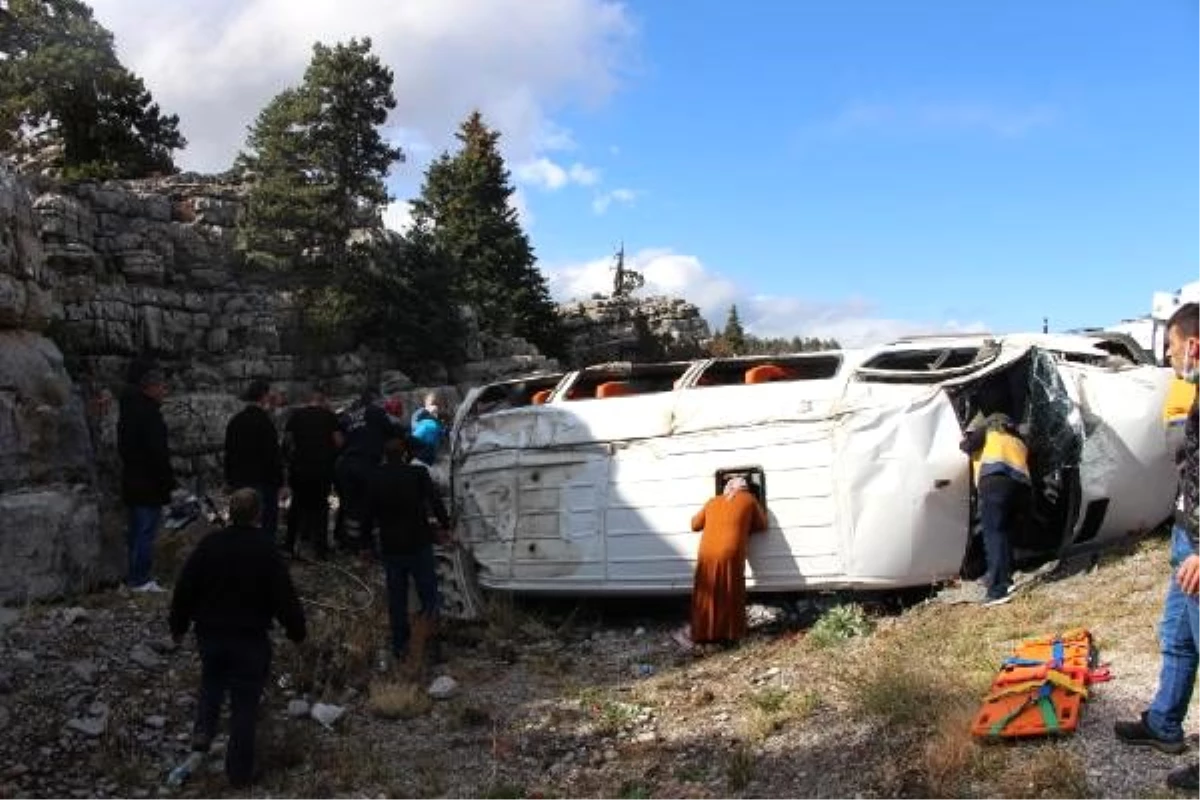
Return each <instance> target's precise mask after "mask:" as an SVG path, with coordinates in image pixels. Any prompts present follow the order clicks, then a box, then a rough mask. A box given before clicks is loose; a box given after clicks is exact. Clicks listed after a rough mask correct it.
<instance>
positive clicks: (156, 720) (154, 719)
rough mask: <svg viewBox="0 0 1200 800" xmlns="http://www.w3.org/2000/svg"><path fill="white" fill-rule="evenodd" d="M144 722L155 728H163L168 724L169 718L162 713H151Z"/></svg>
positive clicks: (148, 726) (147, 725)
mask: <svg viewBox="0 0 1200 800" xmlns="http://www.w3.org/2000/svg"><path fill="white" fill-rule="evenodd" d="M144 722H145V723H146V727H147V728H154V729H155V730H162V729H163V728H165V727H166V726H167V718H166V717H164V716H162V715H161V714H151V715H150V716H148V717H146V719H145V720H144Z"/></svg>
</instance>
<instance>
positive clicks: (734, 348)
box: [721, 305, 746, 355]
mask: <svg viewBox="0 0 1200 800" xmlns="http://www.w3.org/2000/svg"><path fill="white" fill-rule="evenodd" d="M721 338H722V339H724V340H725V344H726V345H728V347H729V351H730V352H731V353H733V354H734V355H742V354H744V353H745V352H746V331H745V329H744V328H742V321H741V319H739V318H738V312H737V306H736V305H732V306H730V307H729V316H728V317H726V318H725V330H724V331H723V332H722V333H721Z"/></svg>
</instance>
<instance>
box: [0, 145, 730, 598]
mask: <svg viewBox="0 0 1200 800" xmlns="http://www.w3.org/2000/svg"><path fill="white" fill-rule="evenodd" d="M244 194H245V189H244V187H242V186H240V185H238V184H237V183H236V182H233V181H231V180H230V179H229V177H228V176H203V175H195V174H183V175H175V176H170V177H167V178H159V179H149V180H143V181H123V182H106V183H81V184H73V185H63V184H59V183H55V182H52V181H49V180H47V179H44V178H17V177H16V176H14V175H13V174H12V173H11V172H7V171H4V170H3V168H2V167H0V602H4V601H11V600H15V599H25V598H39V597H46V596H50V595H55V594H59V593H63V592H69V591H72V590H75V589H81V588H86V587H88V586H91V585H94V584H96V583H98V582H103V581H109V580H115V579H117V578H118V577H120V576H121V575H122V574H123V572H124V559H125V556H124V541H123V537H124V534H123V525H124V521H123V509H122V508H121V507H120V504H119V499H118V496H117V485H118V476H119V468H120V464H119V461H118V458H117V454H116V422H117V402H116V397H117V395H118V394H119V392H120V391H121V387H122V385H123V383H124V377H125V374H126V371H127V369H128V367H129V364H130V362H131V361H132V360H133V359H134V358H135V357H151V358H153V359H154V360H156V361H157V362H158V363H159V364H160V365H162V366H163V367H164V369H165V371H166V373H167V377H168V380H169V382H170V387H171V396H170V397H169V398H168V400H167V401H166V403H164V407H163V411H164V416H165V417H166V419H167V425H168V428H169V430H170V435H171V448H172V455H173V460H174V462H175V466H176V470H177V474H178V476H179V477H180V478H181V481H182V483H183V485H184V486H185V487H189V488H192V489H194V490H199V491H204V490H209V489H212V488H215V487H216V486H218V485H219V483H220V469H219V467H220V451H221V445H222V441H223V437H224V430H225V424H226V422H227V421H228V419H229V417H230V416H232V414H234V413H235V412H236V411H237V410H238V409H239V408H240V407H241V403H240V401H238V400H237V399H236V398H237V395H239V394H240V393H241V392H242V391H243V390H244V389H245V387H246V386H247V385H248V384H249V382H250V381H251V380H253V379H256V378H263V379H266V380H268V381H270V382H271V383H272V384H273V385H274V386H276V387H277V388H278V389H280V390H281V391H282V392H284V393H285V395H287V396H288V397H289V399H292V400H299V399H302V396H303V394H304V392H305V390H306V388H307V387H308V386H309V385H311V383H312V382H314V381H320V382H322V383H325V384H326V385H328V386H330V387H331V390H332V392H333V393H334V394H335V395H336V396H340V397H349V396H351V395H353V394H356V393H357V392H358V391H360V390H361V389H362V388H364V387H366V386H368V385H375V386H379V387H381V388H382V389H383V390H384V391H386V392H389V393H400V394H401V395H402V396H403V398H404V400H405V404H406V406H407V407H408V408H412V407H414V406H415V404H416V403H417V402H418V398H419V396H420V395H421V394H422V393H423V392H424V391H426V390H427V389H428V388H435V386H436V388H438V389H439V390H440V391H441V392H442V393H443V395H444V396H445V397H446V399H447V401H449V403H450V404H451V405H453V404H454V403H456V402H457V400H458V399H459V397H461V395H462V394H463V392H464V391H465V389H466V388H467V387H469V386H471V385H475V384H478V383H481V382H486V381H489V380H494V379H497V378H502V377H510V376H516V375H524V374H530V373H533V372H538V371H553V370H556V369H558V368H559V367H558V365H557V364H556V363H555V362H554V361H553V360H550V359H546V358H544V357H543V356H541V355H540V354H539V353H538V352H537V351H536V349H534V348H533V347H532V346H530V345H529V344H528V343H527V342H524V341H523V340H520V339H512V338H497V337H492V336H489V335H487V334H486V333H485V332H480V331H479V329H478V325H477V324H475V322H474V318H473V315H472V314H471V312H470V310H469V309H464V310H463V314H464V318H465V321H466V328H467V341H466V342H465V345H466V352H467V355H468V363H467V364H465V365H463V366H462V367H460V368H457V369H456V370H455V371H454V373H453V374H441V375H434V376H430V377H432V380H431V381H429V383H430V385H429V386H417V385H415V384H414V383H413V381H411V380H409V378H408V377H407V376H406V375H405V374H404V373H402V372H400V371H398V370H397V369H396V368H395V367H396V365H395V364H393V363H390V361H389V359H388V357H387V356H386V354H381V353H373V352H370V351H369V350H367V349H365V348H357V349H353V350H347V351H346V352H341V353H336V354H333V355H324V356H321V357H315V358H314V357H302V356H301V355H300V352H299V351H300V349H301V348H300V344H301V339H300V337H299V336H298V335H297V325H296V313H295V309H294V307H293V304H292V297H291V294H290V293H289V291H288V286H287V285H286V282H285V281H284V280H283V279H282V278H281V277H280V276H278V275H273V274H270V273H264V272H259V271H254V270H250V269H248V268H246V266H245V265H244V262H243V259H242V258H241V255H240V253H239V251H238V249H237V222H238V217H239V214H240V213H241V208H242V204H243V201H244ZM560 313H561V314H562V318H563V322H564V325H565V326H566V329H567V332H568V335H569V336H570V345H569V349H570V352H571V362H572V363H573V364H576V365H579V364H586V363H596V362H600V361H610V360H615V359H628V358H635V357H639V356H638V354H640V357H641V358H645V357H646V356H647V354H648V353H650V352H651V351H652V352H653V355H654V356H656V357H688V356H692V355H695V354H696V352H697V351H698V349H699V346H700V344H701V343H702V342H703V341H704V340H706V339H707V338H708V337H709V332H708V326H707V324H705V322H704V320H703V319H702V318H701V317H700V314H699V312H698V310H697V309H696V308H695V306H692V305H690V304H688V303H686V302H684V301H682V300H678V299H670V298H658V297H655V298H647V299H642V300H634V301H624V302H620V301H615V300H612V299H593V300H588V301H585V302H582V303H571V304H568V305H566V306H563V307H562V308H561V309H560Z"/></svg>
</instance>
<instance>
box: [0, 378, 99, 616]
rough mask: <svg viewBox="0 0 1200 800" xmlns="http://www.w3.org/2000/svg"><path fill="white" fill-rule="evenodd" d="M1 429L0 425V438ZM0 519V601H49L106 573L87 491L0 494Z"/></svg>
mask: <svg viewBox="0 0 1200 800" xmlns="http://www.w3.org/2000/svg"><path fill="white" fill-rule="evenodd" d="M0 406H3V400H2V393H0ZM2 427H3V422H0V439H3V431H2ZM3 460H4V455H3V454H0V463H2V462H3ZM0 519H3V520H4V521H5V533H6V535H5V536H3V537H0V600H4V599H15V598H46V597H53V596H56V595H61V594H64V593H66V592H68V591H71V590H73V589H78V588H83V587H84V586H87V585H88V584H89V583H90V582H91V581H93V580H96V579H97V578H101V579H103V576H104V575H105V574H106V573H105V570H104V567H105V564H104V562H103V560H102V559H101V558H100V529H99V508H98V501H97V498H96V496H95V493H94V491H93V490H90V489H88V488H87V487H85V486H82V485H77V486H74V487H71V486H61V487H52V488H49V487H48V488H43V489H29V490H23V491H20V490H19V491H14V492H5V493H0ZM108 574H109V575H111V576H112V577H115V575H113V574H112V573H108Z"/></svg>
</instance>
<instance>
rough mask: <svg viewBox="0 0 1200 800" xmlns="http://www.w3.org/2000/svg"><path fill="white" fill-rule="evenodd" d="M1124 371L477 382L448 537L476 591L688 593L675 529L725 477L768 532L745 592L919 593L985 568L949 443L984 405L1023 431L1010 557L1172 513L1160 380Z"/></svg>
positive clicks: (1073, 344) (1000, 344) (1020, 365)
mask: <svg viewBox="0 0 1200 800" xmlns="http://www.w3.org/2000/svg"><path fill="white" fill-rule="evenodd" d="M1139 357H1140V354H1134V353H1124V352H1122V351H1121V349H1120V343H1119V342H1116V343H1113V342H1105V341H1102V340H1098V339H1097V338H1096V337H1082V336H1059V335H1028V336H1006V337H997V338H990V337H987V336H983V335H977V336H962V337H940V338H925V339H911V340H905V341H900V342H895V343H893V344H890V345H886V346H883V347H879V348H873V349H868V350H857V351H829V352H818V353H802V354H794V355H782V356H756V357H739V358H718V359H709V360H703V361H692V362H675V363H666V364H609V365H601V366H594V367H588V368H586V369H582V370H578V371H574V372H568V373H565V374H562V375H545V376H540V377H534V378H529V379H525V380H521V381H508V382H504V383H498V384H492V385H490V386H487V387H483V388H481V389H475V390H473V391H472V392H471V393H470V394H468V396H467V398H466V399H465V400H464V402H463V404H462V406H461V407H460V408H459V410H458V414H457V417H456V419H455V424H454V428H453V431H452V434H451V466H450V470H451V472H450V483H451V496H452V502H453V507H454V516H455V524H456V528H457V535H458V538H459V540H460V541H461V542H462V543H463V544H464V545H465V546H466V548H467V549H468V550H469V551H470V552H471V553H472V554H473V556H474V561H475V569H476V574H477V578H478V581H479V583H480V585H482V586H483V587H485V588H488V589H499V590H507V591H513V592H519V593H547V594H578V595H604V594H631V595H637V594H646V595H651V594H686V593H687V592H690V591H691V587H692V572H693V569H694V566H695V555H696V549H697V545H698V541H699V540H698V535H697V534H695V533H692V532H691V530H690V528H689V520H690V518H691V516H692V514H693V513H694V512H695V511H696V510H697V509H698V508H699V507H700V506H701V505H702V504H703V503H704V501H705V500H706V499H707V498H708V497H710V496H711V495H712V494H713V493H714V492H716V491H719V487H720V485H721V483H722V481H723V480H724V478H725V476H726V475H728V474H731V473H740V474H744V475H746V476H747V477H748V479H749V480H750V481H751V483H752V484H753V487H754V489H755V491H756V492H757V493H758V494H759V496H760V497H761V498H762V500H763V501H764V504H765V507H766V510H767V516H768V518H769V529H768V530H767V532H766V533H765V534H756V535H754V536H753V537H751V543H750V548H749V556H748V565H747V588H748V589H749V590H750V591H757V592H796V591H818V590H833V589H850V590H870V589H889V590H890V589H903V588H907V587H918V586H927V585H930V584H935V583H938V582H940V581H943V580H946V579H950V578H954V577H956V576H958V575H960V574H969V573H970V572H971V571H972V570H973V567H972V564H973V563H976V564H977V563H978V562H979V561H981V555H980V553H979V552H978V551H979V547H978V544H977V541H978V537H977V536H973V535H972V530H973V528H974V527H975V526H976V524H977V520H976V519H975V509H974V501H973V497H972V495H973V493H972V489H971V479H970V469H969V463H968V460H967V457H966V456H964V455H963V453H962V452H961V451H960V450H959V448H958V444H959V441H960V439H961V437H962V433H963V429H964V427H965V425H966V423H967V421H969V420H970V419H971V418H972V417H973V416H974V414H975V413H976V410H977V406H978V404H979V398H980V397H982V396H983V393H984V392H995V391H997V390H1000V391H1003V392H1005V393H1006V394H1005V397H1008V398H1011V402H1012V404H1013V405H1012V407H1013V408H1014V409H1017V410H1018V413H1017V416H1020V417H1022V420H1021V421H1022V422H1024V423H1025V424H1026V425H1027V426H1028V428H1029V430H1030V436H1029V439H1030V442H1029V444H1030V447H1029V450H1030V466H1031V472H1032V473H1033V482H1034V486H1033V491H1032V492H1031V502H1030V503H1029V504H1028V509H1027V513H1026V514H1024V515H1023V517H1024V518H1023V524H1022V525H1021V526H1020V528H1021V530H1020V534H1019V535H1018V536H1017V537H1016V538H1017V541H1016V542H1015V543H1014V544H1015V547H1016V549H1017V555H1018V557H1020V556H1022V555H1025V556H1029V557H1035V558H1036V557H1041V558H1043V560H1044V559H1045V558H1051V557H1054V556H1056V555H1059V554H1061V553H1062V552H1064V551H1065V550H1068V549H1070V548H1073V547H1076V546H1079V545H1086V544H1088V543H1100V542H1104V541H1106V540H1111V539H1114V538H1117V537H1121V536H1124V535H1126V534H1128V533H1131V532H1134V531H1139V530H1143V529H1146V528H1149V527H1152V526H1154V525H1156V524H1158V523H1159V522H1161V521H1162V520H1164V519H1166V518H1167V517H1168V515H1169V514H1170V511H1171V504H1172V498H1173V494H1174V488H1175V476H1174V469H1173V466H1172V462H1171V459H1170V458H1169V456H1168V453H1167V446H1166V438H1165V435H1164V432H1163V430H1162V427H1161V423H1160V422H1159V420H1160V413H1159V409H1160V408H1161V406H1162V402H1163V398H1164V395H1165V393H1166V390H1167V386H1168V383H1169V381H1170V377H1171V375H1170V372H1169V371H1168V370H1164V369H1161V368H1159V367H1157V366H1154V365H1153V364H1146V363H1137V362H1136V361H1135V360H1134V359H1137V358H1139ZM973 542H974V543H975V544H974V545H973V544H972V543H973Z"/></svg>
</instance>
